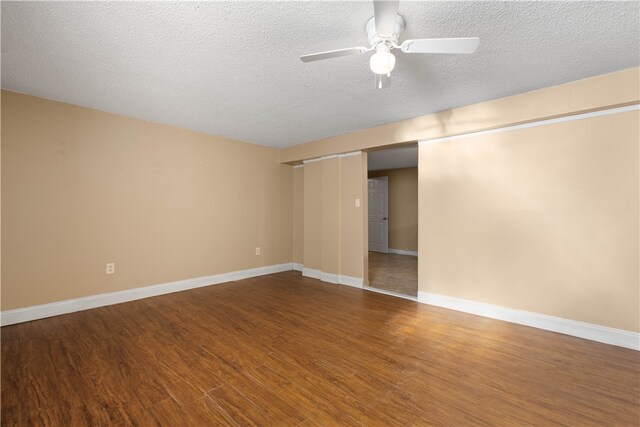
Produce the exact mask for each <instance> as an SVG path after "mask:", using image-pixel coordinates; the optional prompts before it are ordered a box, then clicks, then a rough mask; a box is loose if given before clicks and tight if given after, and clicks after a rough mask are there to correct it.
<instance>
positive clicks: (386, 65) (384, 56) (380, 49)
mask: <svg viewBox="0 0 640 427" xmlns="http://www.w3.org/2000/svg"><path fill="white" fill-rule="evenodd" d="M369 66H370V67H371V71H373V72H374V73H376V74H387V75H388V74H389V73H391V71H392V70H393V67H395V66H396V57H395V56H394V55H393V53H391V52H390V49H389V47H388V46H387V45H386V44H384V43H380V44H379V45H378V46H376V53H374V54H373V55H371V59H370V60H369Z"/></svg>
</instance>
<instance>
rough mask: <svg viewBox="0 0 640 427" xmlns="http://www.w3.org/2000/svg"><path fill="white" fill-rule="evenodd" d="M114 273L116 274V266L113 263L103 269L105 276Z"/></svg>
mask: <svg viewBox="0 0 640 427" xmlns="http://www.w3.org/2000/svg"><path fill="white" fill-rule="evenodd" d="M115 272H116V264H115V263H114V262H110V263H108V264H107V266H106V268H105V273H106V274H113V273H115Z"/></svg>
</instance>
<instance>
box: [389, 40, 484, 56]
mask: <svg viewBox="0 0 640 427" xmlns="http://www.w3.org/2000/svg"><path fill="white" fill-rule="evenodd" d="M479 44H480V39H479V38H478V37H461V38H456V39H417V40H405V41H404V42H403V43H402V45H401V46H400V48H401V49H402V51H403V52H405V53H473V52H475V51H476V49H478V45H479Z"/></svg>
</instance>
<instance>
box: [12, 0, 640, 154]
mask: <svg viewBox="0 0 640 427" xmlns="http://www.w3.org/2000/svg"><path fill="white" fill-rule="evenodd" d="M639 5H640V3H639V2H635V1H634V2H625V3H618V2H541V1H540V2H502V1H501V2H457V1H456V2H408V1H401V2H400V10H399V13H400V14H401V15H402V16H403V17H404V18H405V21H406V30H405V32H404V33H403V34H402V35H401V38H400V40H401V41H402V40H404V39H406V38H418V37H455V36H479V37H480V38H481V42H480V48H479V49H478V51H477V53H476V54H474V55H408V54H402V53H398V54H397V58H398V60H397V65H396V69H395V70H394V71H393V74H392V87H391V88H389V89H384V90H376V89H375V88H374V82H373V75H372V74H371V72H370V71H369V68H368V55H369V54H367V55H359V56H351V57H343V58H335V59H331V60H327V61H322V62H316V63H309V64H304V63H302V62H301V61H300V60H299V59H298V57H299V55H301V54H307V53H313V52H317V51H322V50H328V49H337V48H344V47H351V46H359V45H366V43H367V39H366V34H365V32H364V26H365V23H366V21H367V20H368V19H369V18H370V17H371V16H372V14H373V6H372V4H371V3H370V2H368V1H367V2H211V3H164V2H138V3H120V2H38V3H31V2H16V3H14V2H6V1H3V2H2V87H4V88H6V89H9V90H14V91H17V92H23V93H27V94H32V95H36V96H40V97H44V98H49V99H55V100H59V101H64V102H68V103H72V104H77V105H82V106H87V107H92V108H97V109H99V110H104V111H109V112H114V113H119V114H124V115H127V116H133V117H138V118H142V119H146V120H151V121H156V122H161V123H166V124H171V125H176V126H180V127H185V128H189V129H194V130H198V131H202V132H206V133H210V134H215V135H223V136H228V137H231V138H235V139H240V140H244V141H249V142H254V143H258V144H264V145H271V146H287V145H292V144H297V143H302V142H306V141H310V140H315V139H319V138H322V137H327V136H332V135H337V134H342V133H346V132H350V131H353V130H356V129H362V128H367V127H371V126H376V125H380V124H383V123H388V122H393V121H397V120H402V119H407V118H411V117H416V116H419V115H423V114H428V113H431V112H435V111H441V110H445V109H448V108H452V107H456V106H462V105H468V104H472V103H476V102H479V101H483V100H487V99H493V98H498V97H502V96H506V95H511V94H515V93H519V92H523V91H528V90H532V89H536V88H541V87H545V86H551V85H555V84H559V83H563V82H567V81H571V80H576V79H580V78H584V77H588V76H592V75H597V74H603V73H607V72H611V71H615V70H619V69H624V68H629V67H632V66H637V65H638V63H639V60H638V52H639V39H640V34H639V28H640V22H639V20H640V18H639V16H640V12H639Z"/></svg>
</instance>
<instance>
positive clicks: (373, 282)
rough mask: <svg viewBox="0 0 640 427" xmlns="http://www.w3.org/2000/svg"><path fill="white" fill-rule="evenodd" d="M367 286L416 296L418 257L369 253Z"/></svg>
mask: <svg viewBox="0 0 640 427" xmlns="http://www.w3.org/2000/svg"><path fill="white" fill-rule="evenodd" d="M369 286H371V287H373V288H378V289H384V290H385V291H391V292H395V293H397V294H404V295H409V296H412V297H415V296H418V257H415V256H410V255H398V254H382V253H378V252H369Z"/></svg>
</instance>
